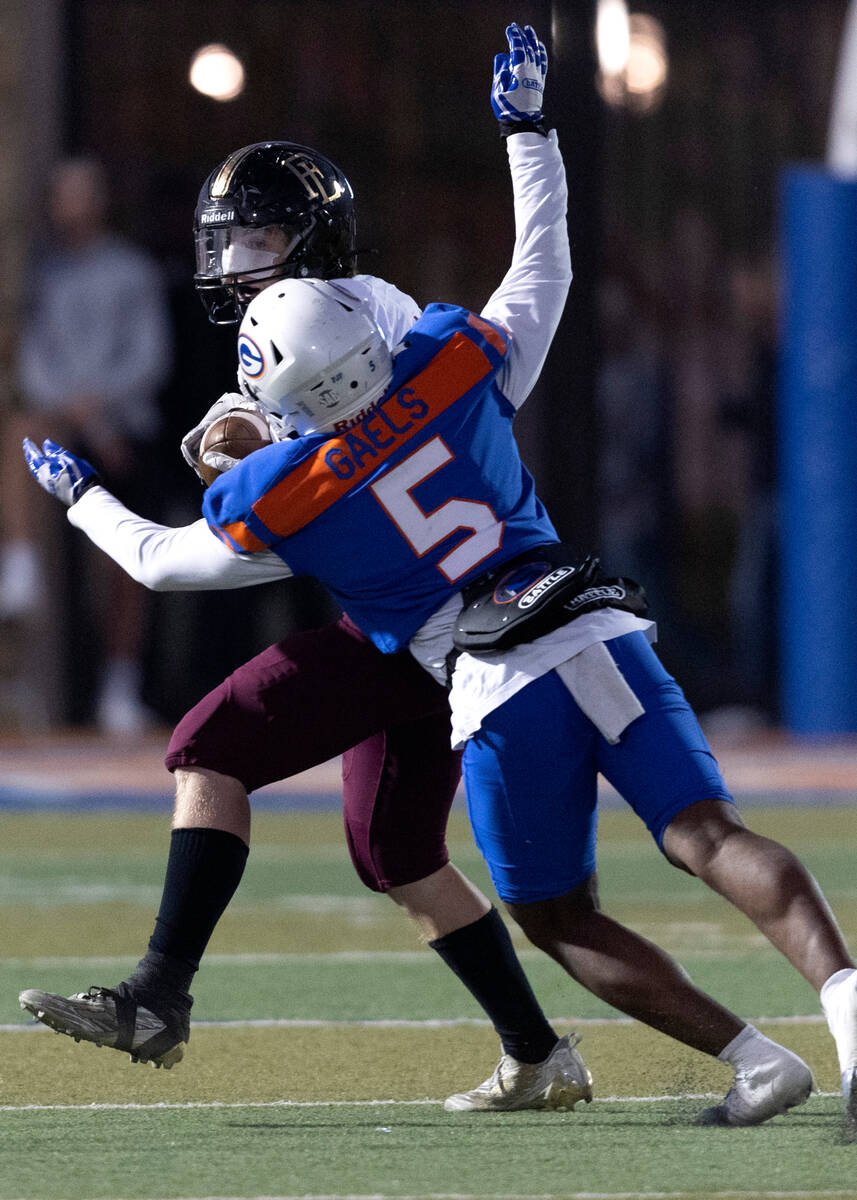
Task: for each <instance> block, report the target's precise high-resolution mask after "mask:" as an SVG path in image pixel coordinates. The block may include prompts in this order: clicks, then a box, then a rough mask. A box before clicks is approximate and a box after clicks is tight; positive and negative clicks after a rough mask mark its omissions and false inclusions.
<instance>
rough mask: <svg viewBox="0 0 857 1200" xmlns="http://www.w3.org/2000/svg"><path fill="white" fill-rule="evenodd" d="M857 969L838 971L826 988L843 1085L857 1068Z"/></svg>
mask: <svg viewBox="0 0 857 1200" xmlns="http://www.w3.org/2000/svg"><path fill="white" fill-rule="evenodd" d="M855 985H857V968H854V967H846V968H845V969H843V970H842V971H835V972H834V973H833V974H832V975H831V976H830V978H829V979H828V980H826V981H825V983H824V985H823V986H822V989H821V992H820V993H819V995H820V997H821V1007H822V1008H823V1009H824V1015H825V1017H826V1018H827V1025H828V1028H829V1029H830V1032H831V1033H832V1034H833V1040H834V1041H835V1042H836V1053H837V1054H838V1056H839V1070H840V1071H841V1072H842V1075H843V1081H844V1078H845V1076H846V1075H847V1076H849V1079H850V1075H851V1072H852V1071H853V1070H854V1068H855V1067H857V986H855Z"/></svg>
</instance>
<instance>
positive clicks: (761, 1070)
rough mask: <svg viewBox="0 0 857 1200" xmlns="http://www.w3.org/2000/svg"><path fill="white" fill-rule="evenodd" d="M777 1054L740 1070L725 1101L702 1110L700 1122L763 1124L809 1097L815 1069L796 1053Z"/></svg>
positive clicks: (778, 1049)
mask: <svg viewBox="0 0 857 1200" xmlns="http://www.w3.org/2000/svg"><path fill="white" fill-rule="evenodd" d="M777 1051H778V1052H777V1054H776V1055H775V1056H773V1057H771V1058H770V1059H769V1060H768V1062H766V1063H763V1064H761V1065H760V1066H758V1067H755V1068H754V1069H753V1070H751V1071H737V1072H736V1074H735V1082H734V1083H733V1085H732V1087H731V1088H730V1089H729V1091H728V1092H727V1093H726V1096H725V1098H724V1100H723V1103H722V1104H717V1105H715V1106H714V1107H713V1108H706V1109H705V1110H704V1112H702V1113H700V1115H699V1118H698V1121H697V1123H698V1124H700V1125H761V1124H762V1122H763V1121H767V1120H768V1119H769V1118H770V1117H776V1116H777V1115H778V1114H779V1113H784V1112H787V1111H788V1110H789V1109H790V1108H795V1107H796V1106H797V1105H799V1104H804V1103H805V1102H806V1101H807V1100H808V1099H809V1094H810V1092H811V1091H812V1088H813V1082H812V1072H811V1071H810V1069H809V1067H808V1066H807V1065H806V1063H805V1062H804V1061H803V1059H802V1058H798V1056H797V1055H796V1054H792V1052H791V1051H790V1050H786V1049H785V1047H783V1046H778V1047H777Z"/></svg>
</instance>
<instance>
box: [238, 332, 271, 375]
mask: <svg viewBox="0 0 857 1200" xmlns="http://www.w3.org/2000/svg"><path fill="white" fill-rule="evenodd" d="M238 361H239V362H240V363H241V370H242V371H243V372H244V374H245V375H248V376H249V377H250V378H251V379H258V378H259V376H260V375H261V374H262V373H263V372H264V370H265V356H264V354H263V353H262V351H261V350H260V349H259V347H258V346H257V345H256V343H255V342H254V341H253V339H252V338H251V337H249V336H248V335H247V334H246V333H242V334H241V336H240V337H239V338H238Z"/></svg>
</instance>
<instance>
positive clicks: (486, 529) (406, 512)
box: [371, 437, 504, 583]
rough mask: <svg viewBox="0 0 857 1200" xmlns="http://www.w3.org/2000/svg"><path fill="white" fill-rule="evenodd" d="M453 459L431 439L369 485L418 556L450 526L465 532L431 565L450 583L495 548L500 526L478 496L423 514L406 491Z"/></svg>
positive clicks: (499, 541)
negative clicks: (466, 533)
mask: <svg viewBox="0 0 857 1200" xmlns="http://www.w3.org/2000/svg"><path fill="white" fill-rule="evenodd" d="M453 458H454V455H453V454H452V452H451V451H450V450H449V448H448V447H447V446H446V445H445V444H444V442H443V440H442V439H441V438H439V437H435V438H432V440H431V441H430V442H426V444H425V445H424V446H421V447H420V449H419V450H416V451H414V453H413V454H410V455H408V457H407V458H406V459H405V460H404V462H401V463H399V465H398V466H397V467H393V469H392V470H391V471H386V472H385V473H384V474H383V475H382V476H381V478H380V479H378V480H377V481H376V482H375V483H373V484H372V485H371V487H372V491H373V492H374V494H375V496H376V497H377V499H378V502H379V503H380V504H381V507H382V508H383V509H384V511H385V512H386V513H387V515H388V516H389V517H390V519H391V520H392V521H393V523H394V524H395V525H396V527H397V528H398V529H399V531H400V532H401V533H402V535H403V536H404V537H405V538H406V539H407V541H408V542H409V543H410V545H411V547H412V548H413V550H414V553H415V554H416V555H417V556H418V557H419V558H422V557H423V555H424V554H428V552H429V550H432V549H433V548H434V547H435V546H437V545H439V543H440V542H442V541H444V540H445V539H446V538H448V537H449V536H450V534H453V533H455V532H456V530H458V529H469V530H470V531H471V532H470V535H469V536H468V537H466V538H465V539H464V541H462V542H459V544H458V545H457V546H456V547H455V549H454V550H451V551H450V552H449V554H446V555H444V557H443V558H441V559H440V560H439V561H438V562H437V564H436V565H437V568H438V570H439V571H440V572H441V574H443V575H444V576H445V577H446V578H447V579H448V580H449V582H450V583H454V582H455V581H456V579H460V578H461V576H462V575H466V574H467V572H468V571H470V570H472V569H473V567H475V566H476V565H477V564H478V563H480V562H482V560H483V559H484V558H487V557H488V556H489V555H490V554H493V553H494V551H495V550H499V549H500V545H501V544H502V541H503V526H504V522H502V521H498V520H497V517H496V515H495V513H494V510H493V509H492V508H491V506H490V505H489V504H484V503H483V502H482V501H480V500H458V499H454V500H447V501H446V503H445V504H441V505H440V506H439V507H438V508H436V509H434V510H433V511H432V512H428V513H427V512H423V510H422V509H421V508H420V506H419V504H417V502H416V500H414V498H413V496H412V495H411V492H412V490H413V489H414V488H415V487H417V485H418V484H420V483H422V482H423V480H425V479H428V478H429V476H430V475H434V473H435V471H439V470H440V468H441V467H443V466H445V465H446V464H447V463H449V462H452V460H453Z"/></svg>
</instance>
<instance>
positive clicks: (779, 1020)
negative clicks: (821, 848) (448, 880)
mask: <svg viewBox="0 0 857 1200" xmlns="http://www.w3.org/2000/svg"><path fill="white" fill-rule="evenodd" d="M748 1019H749V1021H750V1024H751V1025H823V1024H824V1022H825V1019H824V1017H823V1016H822V1014H821V1013H808V1014H805V1015H801V1016H796V1017H750V1018H748ZM549 1020H550V1022H551V1024H552V1025H574V1026H596V1027H597V1026H599V1025H612V1026H615V1025H634V1024H635V1022H634V1020H633V1019H632V1018H631V1017H550V1018H549ZM343 1025H344V1026H347V1027H348V1028H349V1029H355V1028H356V1029H396V1028H400V1029H450V1028H454V1027H455V1026H458V1025H473V1026H481V1027H482V1028H485V1029H490V1028H491V1022H490V1021H488V1020H486V1019H485V1018H484V1017H427V1018H425V1019H424V1020H419V1021H418V1020H407V1019H405V1018H403V1017H379V1018H376V1019H370V1018H359V1019H356V1020H349V1019H348V1018H347V1017H343V1018H340V1019H338V1020H322V1019H320V1018H309V1017H307V1018H302V1017H256V1018H238V1019H235V1020H231V1021H194V1022H193V1027H194V1029H328V1028H335V1027H337V1026H340V1027H341V1026H343ZM46 1030H48V1027H47V1025H41V1024H40V1023H39V1022H37V1021H27V1022H24V1021H21V1022H20V1023H15V1024H9V1025H0V1033H40V1032H42V1031H46ZM49 1032H53V1031H49Z"/></svg>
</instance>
